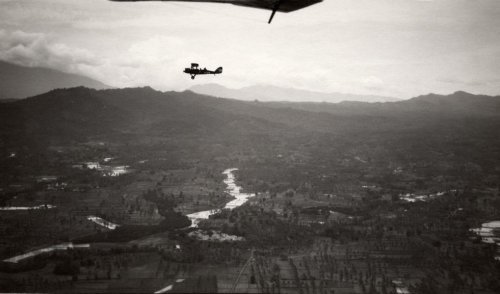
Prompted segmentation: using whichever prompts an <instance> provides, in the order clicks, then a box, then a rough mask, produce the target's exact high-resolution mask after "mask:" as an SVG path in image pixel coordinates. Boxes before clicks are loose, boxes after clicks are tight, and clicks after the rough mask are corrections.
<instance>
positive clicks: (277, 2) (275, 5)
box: [267, 0, 282, 23]
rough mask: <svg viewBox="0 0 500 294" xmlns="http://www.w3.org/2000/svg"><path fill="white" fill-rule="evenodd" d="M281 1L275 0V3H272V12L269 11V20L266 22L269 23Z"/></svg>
mask: <svg viewBox="0 0 500 294" xmlns="http://www.w3.org/2000/svg"><path fill="white" fill-rule="evenodd" d="M281 1H282V0H277V1H276V3H275V4H274V7H273V12H272V13H271V17H270V18H269V21H268V22H267V23H271V21H272V20H273V17H274V14H275V13H276V11H277V10H278V9H279V8H280V4H281Z"/></svg>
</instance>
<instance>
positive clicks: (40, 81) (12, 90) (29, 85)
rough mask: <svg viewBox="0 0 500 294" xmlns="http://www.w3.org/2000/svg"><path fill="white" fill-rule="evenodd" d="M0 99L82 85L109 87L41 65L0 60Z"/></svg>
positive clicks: (96, 87)
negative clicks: (33, 65)
mask: <svg viewBox="0 0 500 294" xmlns="http://www.w3.org/2000/svg"><path fill="white" fill-rule="evenodd" d="M0 77H1V79H0V99H19V98H26V97H30V96H35V95H38V94H43V93H45V92H48V91H50V90H53V89H57V88H72V87H77V86H84V87H88V88H94V89H108V88H111V87H110V86H108V85H105V84H103V83H101V82H99V81H96V80H94V79H91V78H88V77H85V76H82V75H77V74H71V73H65V72H62V71H58V70H53V69H48V68H42V67H25V66H20V65H16V64H12V63H8V62H4V61H0Z"/></svg>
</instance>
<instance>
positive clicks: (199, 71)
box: [184, 63, 222, 80]
mask: <svg viewBox="0 0 500 294" xmlns="http://www.w3.org/2000/svg"><path fill="white" fill-rule="evenodd" d="M184 72H185V73H187V74H189V75H191V79H192V80H194V78H195V77H196V75H210V74H213V75H218V74H221V73H222V67H218V68H217V69H216V70H208V69H207V68H201V67H199V64H198V63H191V67H186V68H185V69H184Z"/></svg>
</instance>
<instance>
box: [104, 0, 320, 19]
mask: <svg viewBox="0 0 500 294" xmlns="http://www.w3.org/2000/svg"><path fill="white" fill-rule="evenodd" d="M111 1H116V2H138V1H165V2H166V1H182V2H209V3H228V4H233V5H238V6H246V7H253V8H261V9H268V10H272V11H273V14H272V15H271V18H270V19H269V22H271V19H272V17H273V16H274V13H275V12H276V11H280V12H291V11H295V10H299V9H302V8H304V7H307V6H310V5H313V4H316V3H319V2H321V1H323V0H111Z"/></svg>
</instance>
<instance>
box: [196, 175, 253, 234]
mask: <svg viewBox="0 0 500 294" xmlns="http://www.w3.org/2000/svg"><path fill="white" fill-rule="evenodd" d="M237 170H238V169H237V168H228V169H226V170H225V171H223V172H222V173H223V174H224V175H226V179H225V180H224V184H226V186H227V188H226V191H227V193H229V195H231V196H233V197H234V198H236V199H234V200H231V201H229V202H228V203H226V206H224V209H234V208H236V207H238V206H241V205H243V204H244V203H245V202H247V201H248V198H250V197H253V196H255V194H254V193H242V192H241V187H240V186H238V185H236V177H235V176H234V173H233V172H234V171H237ZM219 211H220V209H211V210H204V211H198V212H195V213H191V214H188V215H187V217H188V218H189V219H190V220H191V227H197V226H198V223H199V222H200V221H201V220H203V219H208V218H209V217H210V216H211V215H213V214H216V213H217V212H219Z"/></svg>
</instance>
